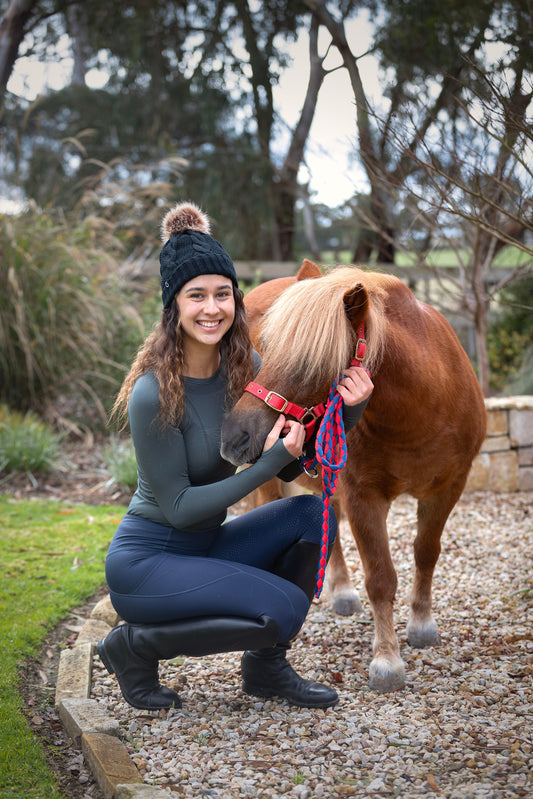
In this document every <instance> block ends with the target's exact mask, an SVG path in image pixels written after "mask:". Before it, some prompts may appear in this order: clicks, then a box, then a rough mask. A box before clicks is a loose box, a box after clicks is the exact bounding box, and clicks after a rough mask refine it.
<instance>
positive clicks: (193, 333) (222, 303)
mask: <svg viewBox="0 0 533 799" xmlns="http://www.w3.org/2000/svg"><path fill="white" fill-rule="evenodd" d="M176 303H177V305H178V308H179V312H180V323H181V328H182V331H183V335H184V338H185V342H186V346H187V345H189V346H193V347H197V346H206V347H210V346H215V345H218V344H219V343H220V341H221V340H222V337H223V336H224V335H225V334H226V333H227V332H228V330H229V329H230V327H231V326H232V324H233V320H234V318H235V299H234V297H233V284H232V282H231V280H229V278H227V277H224V275H199V276H198V277H195V278H193V279H192V280H189V282H188V283H185V285H184V286H182V288H181V289H180V291H179V292H178V294H176Z"/></svg>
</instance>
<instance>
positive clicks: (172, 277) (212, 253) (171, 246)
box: [159, 202, 238, 308]
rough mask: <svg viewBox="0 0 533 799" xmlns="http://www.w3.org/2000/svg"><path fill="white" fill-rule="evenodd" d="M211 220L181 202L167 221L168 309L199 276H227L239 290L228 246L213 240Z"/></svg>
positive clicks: (164, 282) (164, 278)
mask: <svg viewBox="0 0 533 799" xmlns="http://www.w3.org/2000/svg"><path fill="white" fill-rule="evenodd" d="M210 229H211V226H210V223H209V217H208V216H207V215H206V214H205V213H204V212H203V211H202V210H201V209H200V208H199V207H198V206H197V205H195V204H194V203H189V202H186V203H178V205H176V206H175V207H174V208H172V209H171V210H170V211H169V212H168V213H167V214H166V215H165V217H164V218H163V221H162V223H161V239H162V241H163V242H164V244H163V248H162V250H161V252H160V254H159V271H160V273H161V297H162V300H163V307H164V308H168V307H169V306H170V304H171V303H172V300H173V299H174V297H175V295H176V294H177V292H178V291H179V290H180V289H181V287H182V286H183V285H185V283H187V282H188V281H189V280H192V278H193V277H197V276H198V275H224V276H225V277H228V278H229V279H230V280H231V282H232V283H233V285H234V286H235V288H237V287H238V283H237V274H236V272H235V267H234V266H233V262H232V260H231V258H230V257H229V255H228V254H227V252H226V251H225V249H224V247H222V245H221V244H219V242H218V241H216V240H215V239H214V238H212V237H211V235H210V233H209V231H210Z"/></svg>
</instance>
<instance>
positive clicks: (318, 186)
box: [8, 16, 379, 207]
mask: <svg viewBox="0 0 533 799" xmlns="http://www.w3.org/2000/svg"><path fill="white" fill-rule="evenodd" d="M346 32H347V36H348V41H349V43H350V46H351V49H352V52H353V53H354V54H355V55H362V54H363V53H364V52H365V51H366V49H367V47H368V44H369V42H370V39H371V25H370V23H369V21H368V20H367V19H365V18H362V17H361V16H359V17H358V19H357V21H352V22H351V23H348V25H347V26H346ZM328 42H329V37H328V35H327V33H326V31H324V30H323V29H321V36H320V38H319V52H320V53H325V52H326V48H327V44H328ZM308 47H309V45H308V36H307V33H306V32H305V31H302V33H301V34H300V36H299V38H298V40H297V41H296V42H295V43H294V44H291V45H290V49H289V53H290V56H291V59H292V63H291V66H290V67H288V68H287V69H286V70H285V71H284V72H283V74H282V75H281V78H280V81H279V85H277V86H276V87H275V88H274V102H275V107H276V109H277V111H278V113H279V114H280V117H281V119H282V121H283V125H284V126H287V127H288V128H292V127H294V125H295V124H296V122H297V120H298V117H299V113H300V110H301V106H302V103H303V100H304V96H305V90H306V87H307V82H308V77H309V49H308ZM62 50H63V54H64V57H63V59H62V61H61V63H60V64H43V63H40V62H38V61H36V60H35V59H33V60H32V59H28V58H20V59H18V60H17V62H16V64H15V69H14V71H13V74H12V76H11V78H10V80H9V83H8V89H9V91H11V92H14V93H15V94H19V95H22V96H25V97H27V98H28V99H34V98H35V97H36V96H37V94H39V93H40V92H42V91H45V90H46V89H60V88H61V87H62V86H63V85H64V84H65V83H66V82H67V81H68V80H69V78H70V71H71V69H72V60H71V58H70V52H69V45H68V38H67V37H64V41H63V43H62ZM339 63H340V57H339V56H338V55H337V54H336V51H333V53H332V55H331V56H328V59H327V60H326V62H325V66H326V68H328V69H331V68H333V67H335V66H337V65H338V64H339ZM359 69H360V70H361V73H362V75H363V82H364V86H365V89H366V90H367V92H368V94H369V96H370V97H372V96H373V95H374V94H376V93H379V81H378V68H377V63H376V60H375V59H374V58H373V57H369V56H366V57H364V58H361V60H360V61H359ZM87 83H88V85H90V86H92V87H93V88H98V87H100V86H102V85H104V83H105V74H103V73H101V72H98V71H97V70H92V71H91V72H89V73H88V75H87ZM285 143H286V142H285V141H283V140H280V147H281V150H280V151H281V153H282V154H284V152H283V147H284V146H285ZM355 153H356V123H355V107H354V102H353V92H352V89H351V86H350V81H349V77H348V73H347V71H346V70H345V69H337V70H336V71H334V72H331V73H330V74H328V75H327V76H326V78H325V80H324V83H323V85H322V89H321V91H320V94H319V97H318V104H317V109H316V112H315V118H314V121H313V125H312V128H311V132H310V137H309V140H308V144H307V149H306V155H305V159H306V167H302V169H301V171H300V173H299V179H300V181H302V182H308V181H309V187H310V189H311V192H312V199H313V201H314V202H318V203H324V204H325V205H328V206H331V207H334V206H337V205H340V204H342V203H343V202H344V201H346V200H348V199H350V198H351V197H352V196H353V195H354V194H355V193H356V192H358V191H361V190H364V189H366V180H365V177H364V175H363V172H362V170H361V168H360V167H359V166H358V165H357V162H356V160H355V159H354V154H355Z"/></svg>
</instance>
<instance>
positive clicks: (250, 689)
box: [242, 683, 340, 708]
mask: <svg viewBox="0 0 533 799" xmlns="http://www.w3.org/2000/svg"><path fill="white" fill-rule="evenodd" d="M242 690H243V691H244V693H245V694H249V695H250V696H257V697H259V699H272V698H273V697H275V696H277V697H278V698H279V699H285V700H286V701H287V702H289V704H291V705H296V707H308V708H321V707H323V708H328V707H334V706H335V705H336V704H337V702H338V701H339V698H340V697H339V696H337V697H336V698H334V699H332V700H331V701H330V702H300V701H296V700H295V699H293V698H292V697H290V696H283V694H276V693H272V692H271V691H265V689H264V688H255V687H254V686H253V685H250V684H249V683H243V685H242Z"/></svg>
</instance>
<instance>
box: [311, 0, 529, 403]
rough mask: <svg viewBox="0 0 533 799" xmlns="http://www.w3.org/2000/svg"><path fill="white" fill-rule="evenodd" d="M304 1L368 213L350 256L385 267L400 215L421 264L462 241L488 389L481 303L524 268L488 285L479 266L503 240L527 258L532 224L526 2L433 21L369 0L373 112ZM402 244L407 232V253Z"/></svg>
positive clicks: (354, 71)
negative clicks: (374, 21) (375, 16)
mask: <svg viewBox="0 0 533 799" xmlns="http://www.w3.org/2000/svg"><path fill="white" fill-rule="evenodd" d="M305 3H306V5H307V6H308V7H309V8H310V9H311V10H312V12H313V14H314V15H315V16H316V17H317V18H318V19H319V20H320V22H321V24H323V25H324V26H325V27H326V28H327V30H328V32H329V34H330V35H331V37H332V42H333V44H334V45H335V46H336V47H337V49H338V50H339V52H340V54H341V56H342V59H343V64H344V66H345V68H346V69H347V70H348V73H349V75H350V80H351V83H352V87H353V91H354V98H355V103H356V120H357V131H358V145H359V156H360V158H361V161H362V163H363V165H364V168H365V171H366V175H367V178H368V182H369V186H370V195H369V208H368V210H367V211H366V212H365V210H364V205H361V206H359V210H360V211H362V213H363V217H364V220H363V221H364V225H365V227H366V229H367V230H368V231H370V233H371V235H370V236H366V243H365V245H364V247H362V248H359V250H356V256H361V255H364V256H366V257H369V256H370V254H371V248H372V247H373V248H375V251H376V254H377V260H378V261H385V262H390V261H392V260H394V253H395V250H396V249H397V248H398V246H399V244H400V241H401V231H400V230H399V229H398V226H397V220H399V219H403V221H405V217H406V213H405V208H406V207H407V208H408V209H409V210H408V211H407V216H409V217H410V219H409V231H410V232H412V231H413V229H414V226H418V228H419V234H420V232H421V230H423V233H424V235H423V237H422V238H420V237H419V251H420V256H419V257H420V259H421V260H423V259H424V258H425V257H426V256H427V253H428V252H429V251H430V249H431V248H433V247H435V245H436V241H440V242H441V243H442V241H443V240H444V239H445V238H446V239H447V240H448V241H449V240H452V241H454V242H456V241H459V240H460V241H461V244H462V245H463V246H462V248H461V251H460V255H461V258H460V260H459V278H458V280H457V281H456V288H457V289H459V294H460V296H461V303H460V307H461V308H462V310H463V311H464V312H466V313H467V314H468V315H469V316H470V318H472V319H473V321H474V323H475V329H476V340H477V351H478V364H479V371H480V380H481V383H482V386H483V388H484V390H485V392H488V386H489V374H488V356H487V348H486V336H487V313H488V308H489V304H490V302H491V300H492V299H493V298H494V296H495V295H496V293H497V292H498V291H499V290H500V289H501V288H502V287H503V285H505V284H506V283H508V282H510V281H512V280H514V279H516V277H517V276H518V275H519V274H521V272H522V271H523V268H524V267H523V265H521V266H520V267H519V268H517V269H516V270H510V271H509V272H508V273H507V274H506V275H505V277H504V278H502V279H501V280H497V281H491V278H490V274H489V273H490V269H491V266H492V265H493V263H494V260H495V258H496V256H497V254H498V252H499V251H500V250H501V248H502V247H503V246H504V245H505V244H508V245H509V244H511V245H515V246H517V247H519V248H520V249H522V251H524V252H525V253H526V254H527V255H528V256H529V255H531V254H533V253H532V250H531V247H530V246H529V245H528V244H527V243H524V242H525V233H526V231H531V223H532V219H531V201H532V185H531V119H528V116H527V114H528V107H529V105H530V103H531V99H532V92H531V69H532V67H533V50H532V47H531V39H530V36H529V35H528V30H530V22H531V15H530V11H529V9H528V5H527V3H524V2H523V0H509V1H508V2H500V3H497V4H495V3H493V2H491V3H488V2H484V0H482V2H476V3H474V2H470V0H465V1H464V2H461V3H459V2H452V3H450V4H449V7H447V9H446V14H444V13H440V11H439V9H438V7H437V4H436V0H424V1H423V2H421V0H408V2H403V1H402V2H399V0H383V2H381V3H376V4H375V5H376V6H378V7H379V9H380V10H381V12H382V13H383V15H384V22H383V24H381V26H380V28H379V29H378V31H377V34H376V48H378V49H379V52H380V54H381V61H382V64H383V66H384V67H385V68H386V69H387V70H388V71H389V74H391V75H392V77H391V79H390V81H389V83H388V86H387V87H386V89H385V97H386V100H387V106H386V108H385V109H384V110H381V111H380V112H378V111H377V110H375V109H372V108H371V107H370V104H369V102H368V100H367V96H366V93H365V89H364V86H363V81H362V79H361V75H360V72H359V67H358V59H357V57H356V56H355V55H354V53H353V52H352V50H351V48H350V46H349V44H348V41H347V37H346V32H345V28H344V24H343V21H342V20H340V21H339V20H338V19H336V18H335V17H333V15H332V14H331V13H330V11H329V10H328V8H327V5H326V3H325V2H323V0H305ZM436 12H439V13H436ZM489 42H490V45H491V46H490V47H489ZM419 44H420V47H419V46H418V45H419ZM496 44H499V45H500V48H499V55H498V56H497V58H496V61H495V63H493V64H492V66H491V57H490V55H491V48H492V49H494V47H495V45H496ZM422 45H423V46H422ZM493 60H494V59H493ZM402 207H403V208H404V212H403V213H402V214H398V213H397V209H399V208H402ZM372 237H373V238H374V242H375V243H373V242H372ZM412 243H413V242H412V236H411V241H410V249H411V250H412V249H413V247H412ZM465 245H466V247H465ZM465 252H467V253H468V255H467V256H466V258H465V255H464V253H465Z"/></svg>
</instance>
